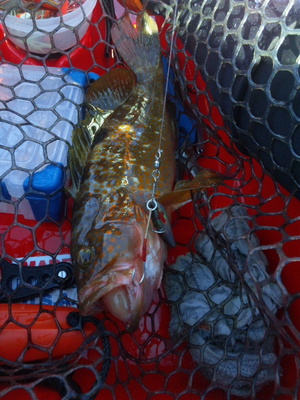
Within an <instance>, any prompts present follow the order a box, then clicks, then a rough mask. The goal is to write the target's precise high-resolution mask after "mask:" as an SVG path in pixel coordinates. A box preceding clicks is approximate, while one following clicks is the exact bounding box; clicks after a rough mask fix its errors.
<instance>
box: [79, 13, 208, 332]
mask: <svg viewBox="0 0 300 400" xmlns="http://www.w3.org/2000/svg"><path fill="white" fill-rule="evenodd" d="M112 39H113V41H114V44H115V46H116V50H117V51H118V53H119V54H120V55H121V56H122V58H123V59H124V61H125V62H126V64H127V65H128V66H129V67H130V68H131V70H129V69H116V70H112V71H111V72H109V73H108V74H106V75H104V76H103V77H102V78H100V79H99V80H97V81H95V82H94V83H93V84H92V85H91V86H90V88H89V90H88V93H87V102H88V103H89V105H90V106H91V107H92V108H93V109H94V112H95V114H96V116H95V119H97V121H98V125H99V126H100V127H99V126H98V128H93V127H91V126H90V127H89V129H87V128H86V127H85V128H84V129H83V128H81V129H77V130H76V131H75V134H74V137H73V149H72V150H71V172H72V176H73V181H74V184H75V189H77V193H76V194H75V203H74V211H73V228H72V260H73V265H74V269H75V277H76V281H77V285H78V298H79V307H80V310H81V312H82V313H83V314H95V313H97V312H99V311H100V310H106V311H109V312H110V313H112V314H113V315H114V316H115V317H117V318H118V319H120V320H122V321H123V322H125V323H126V324H127V326H128V328H129V329H131V330H134V329H136V327H137V325H138V323H139V320H140V318H141V317H142V315H143V314H144V313H145V312H146V311H147V310H148V308H149V306H150V304H151V302H152V298H153V293H154V291H155V290H156V289H158V288H159V286H160V283H161V279H162V271H163V265H164V262H165V259H166V254H167V245H166V242H165V241H164V240H163V238H162V236H161V234H160V233H157V232H156V230H157V229H155V224H154V222H153V220H152V221H151V223H150V226H149V229H148V228H147V223H148V217H149V210H148V209H147V206H146V205H147V202H148V201H149V200H150V199H151V193H152V188H153V176H152V173H153V170H154V162H155V160H156V156H157V150H158V147H159V139H160V134H161V132H162V137H161V139H162V140H161V150H162V153H161V159H160V163H161V167H160V174H159V179H158V181H157V188H156V198H157V199H158V200H159V199H160V198H161V199H162V201H161V203H162V205H163V206H165V207H166V209H167V212H170V211H171V210H172V207H171V203H172V204H173V205H174V208H176V207H178V206H179V205H180V204H182V203H183V202H186V201H187V199H189V198H190V189H191V188H190V187H189V184H186V186H185V184H184V183H182V182H181V183H180V185H179V187H178V188H179V190H178V192H176V191H175V192H172V188H173V185H174V178H175V147H176V138H175V127H174V123H173V121H172V119H171V117H170V115H169V113H168V112H167V111H166V112H165V113H163V108H164V77H163V70H162V65H161V55H160V42H159V34H158V28H157V25H156V22H155V21H154V20H153V19H152V18H151V17H150V16H149V15H148V14H147V13H144V15H143V16H142V17H140V18H139V19H138V21H137V29H135V28H134V27H133V26H132V24H131V21H130V18H129V17H128V16H125V17H123V18H122V19H121V20H120V21H119V23H117V24H115V25H114V26H113V28H112ZM99 121H101V122H99ZM94 126H97V124H95V125H94ZM88 131H93V135H92V136H93V137H92V138H91V137H89V134H87V132H88ZM90 136H91V135H90ZM87 149H88V151H87ZM83 163H84V164H85V165H84V168H83V172H82V174H81V173H78V171H79V170H80V165H82V164H83ZM196 180H198V185H197V184H196V186H197V187H199V186H202V187H205V186H211V185H212V183H214V182H215V180H214V177H213V176H210V175H209V174H206V175H205V176H203V177H202V178H201V179H199V178H198V179H196ZM193 182H194V181H193ZM194 185H195V183H194ZM187 189H189V190H187ZM168 235H169V236H170V235H171V234H170V232H169V234H168ZM169 239H170V240H169V241H170V242H171V243H172V238H171V237H169Z"/></svg>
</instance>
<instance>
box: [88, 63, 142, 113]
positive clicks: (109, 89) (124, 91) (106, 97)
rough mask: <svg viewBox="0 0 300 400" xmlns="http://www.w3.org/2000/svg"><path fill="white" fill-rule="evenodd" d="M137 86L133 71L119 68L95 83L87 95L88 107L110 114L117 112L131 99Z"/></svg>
mask: <svg viewBox="0 0 300 400" xmlns="http://www.w3.org/2000/svg"><path fill="white" fill-rule="evenodd" d="M135 86H136V77H135V74H134V72H133V71H131V70H128V69H125V68H118V69H114V70H111V71H110V72H108V73H107V74H105V75H103V76H102V77H101V78H99V79H97V80H96V81H94V82H93V83H92V84H91V85H90V86H89V88H88V90H87V93H86V102H87V105H88V107H90V108H93V109H96V110H97V111H98V110H101V111H103V112H105V113H106V112H109V111H113V110H115V109H116V108H117V107H118V106H120V105H121V104H122V103H124V101H125V100H126V99H127V98H128V97H129V95H130V94H131V92H132V90H133V89H134V87H135Z"/></svg>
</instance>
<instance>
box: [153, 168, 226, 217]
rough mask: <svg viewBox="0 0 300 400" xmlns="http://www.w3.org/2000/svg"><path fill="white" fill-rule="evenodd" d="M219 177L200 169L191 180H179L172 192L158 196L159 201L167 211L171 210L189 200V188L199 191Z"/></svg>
mask: <svg viewBox="0 0 300 400" xmlns="http://www.w3.org/2000/svg"><path fill="white" fill-rule="evenodd" d="M220 180H221V179H220V177H219V175H217V174H216V173H214V172H212V171H204V170H203V171H200V172H199V173H198V174H197V175H196V176H195V178H194V179H193V180H191V181H187V180H183V181H179V182H177V184H176V185H175V188H174V190H173V192H169V193H166V194H164V195H162V196H161V197H160V198H159V202H160V204H161V205H162V206H164V207H165V208H166V209H167V210H168V211H170V212H172V211H174V210H177V209H178V208H180V207H182V206H183V205H184V204H186V203H188V202H189V201H191V190H195V191H201V190H203V189H205V188H208V187H212V186H214V185H216V184H218V183H219V182H220Z"/></svg>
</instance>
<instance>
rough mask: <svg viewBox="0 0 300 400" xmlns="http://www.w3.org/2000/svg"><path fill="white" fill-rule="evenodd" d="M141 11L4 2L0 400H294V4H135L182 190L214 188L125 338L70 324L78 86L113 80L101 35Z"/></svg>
mask: <svg viewBox="0 0 300 400" xmlns="http://www.w3.org/2000/svg"><path fill="white" fill-rule="evenodd" d="M54 3H55V2H54ZM140 4H141V3H139V2H135V1H130V2H129V1H128V2H126V1H125V0H124V4H123V3H122V5H123V6H124V7H123V6H120V3H118V2H113V1H102V2H100V1H98V0H85V1H79V0H74V1H67V0H66V1H62V2H61V6H60V11H57V8H56V6H55V4H53V2H52V1H49V2H48V1H45V2H35V1H33V2H27V1H24V0H23V1H20V2H19V1H14V0H10V1H0V6H1V7H2V9H3V10H2V11H1V14H0V17H1V25H0V57H1V64H0V126H1V129H0V179H1V185H0V212H1V214H0V232H1V242H0V246H1V288H0V300H1V303H0V310H1V311H0V319H1V321H0V382H1V383H0V388H1V396H0V397H1V398H3V399H22V400H23V399H24V400H27V399H30V400H31V399H68V400H71V399H105V400H110V399H117V400H121V399H122V400H125V399H132V400H133V399H145V400H146V399H150V398H151V399H154V400H171V399H178V400H179V399H180V400H194V399H195V400H196V399H201V400H216V399H218V400H222V399H224V400H225V399H242V398H243V399H244V398H247V399H248V398H249V399H250V398H251V399H257V400H258V399H260V400H267V399H274V400H275V399H276V400H293V399H297V398H300V397H299V388H298V380H299V378H298V377H299V366H298V365H299V337H300V336H299V329H300V326H299V322H298V321H299V319H298V318H299V310H300V304H299V295H298V293H299V285H300V282H299V276H300V275H299V265H300V264H299V263H300V258H299V249H298V245H299V243H300V216H299V200H298V199H299V185H300V172H299V165H300V164H299V163H300V161H299V157H300V155H299V154H300V150H299V146H300V139H299V135H300V130H299V120H300V106H299V104H300V103H299V101H300V96H299V93H300V92H299V91H300V89H299V88H300V77H299V75H300V69H299V60H300V51H299V49H300V33H299V21H300V6H299V2H298V1H297V0H286V1H283V0H255V1H254V0H253V1H252V0H243V1H239V0H201V1H196V0H182V1H180V0H178V4H175V2H171V1H169V2H165V3H164V2H161V1H149V2H144V3H143V6H142V7H143V9H144V10H145V9H147V11H148V12H149V13H150V14H151V15H153V16H154V17H155V18H156V20H157V22H158V25H159V26H160V30H161V44H162V54H163V58H164V63H165V66H166V65H167V63H168V60H169V59H170V60H171V66H172V68H171V71H170V76H169V86H168V97H169V99H170V100H171V101H172V103H173V108H174V111H175V114H174V115H175V116H176V121H177V124H178V127H179V144H178V150H177V164H178V179H182V178H183V177H189V178H190V179H191V178H193V177H194V176H195V175H196V174H197V173H198V172H199V171H201V170H203V169H206V170H212V171H215V172H217V173H218V174H219V176H220V177H221V182H220V184H219V185H217V186H216V187H214V188H211V189H208V190H205V191H203V192H198V193H196V192H195V193H193V194H192V195H193V201H192V202H191V203H189V204H186V205H185V206H183V207H182V208H180V209H179V210H177V211H175V212H174V214H173V216H172V229H173V232H174V236H175V240H176V246H175V247H174V248H170V249H169V252H168V258H167V263H166V264H167V265H166V266H165V270H164V278H163V283H162V285H161V288H160V289H159V290H158V291H157V292H156V293H155V294H154V300H153V303H152V305H151V307H150V309H149V310H148V312H147V313H146V314H145V315H144V317H143V318H142V319H141V321H140V325H139V327H138V329H137V331H136V332H134V333H129V332H128V331H127V330H126V327H125V326H124V324H123V323H121V322H120V321H118V320H117V319H115V318H114V317H112V316H111V315H110V314H109V313H106V312H103V313H102V314H97V315H96V316H94V317H81V316H80V315H79V313H78V310H77V290H76V285H75V283H74V279H73V272H72V265H71V258H70V236H71V235H70V232H71V215H72V205H73V202H72V200H71V199H70V198H69V196H68V195H67V194H66V192H65V190H64V187H67V186H68V185H69V183H70V177H69V176H70V173H69V169H68V151H69V148H70V146H71V143H72V131H73V130H74V129H75V128H76V127H77V126H78V124H79V122H80V121H81V120H82V119H83V118H84V117H85V112H86V109H85V103H84V100H85V89H86V87H87V86H88V85H89V83H90V82H92V81H93V80H95V79H96V78H97V77H98V76H102V75H104V74H105V73H106V72H107V71H109V70H110V69H111V68H112V67H114V66H116V65H123V62H122V60H120V59H119V58H118V55H117V53H116V52H115V51H114V45H113V43H112V40H111V37H110V30H111V26H112V24H113V22H114V21H115V20H116V19H118V18H120V17H121V16H122V15H123V13H127V12H130V13H131V14H132V15H133V20H134V18H135V17H136V15H137V13H138V12H139V7H140ZM74 13H75V14H74ZM174 21H175V23H174ZM50 22H51V23H52V24H53V25H51V24H49V23H50ZM172 26H175V28H176V29H175V36H174V38H173V39H174V41H173V42H171V38H172V37H173V36H172ZM172 46H173V50H172V52H171V51H170V48H172ZM170 54H171V55H170ZM166 70H167V68H166ZM174 156H175V155H174ZM162 168H163V165H162Z"/></svg>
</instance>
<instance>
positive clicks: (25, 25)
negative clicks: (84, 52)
mask: <svg viewBox="0 0 300 400" xmlns="http://www.w3.org/2000/svg"><path fill="white" fill-rule="evenodd" d="M96 1H97V0H86V1H85V2H84V3H83V4H82V5H81V6H79V7H78V8H76V9H75V10H74V11H71V12H69V13H67V14H65V15H63V16H62V18H61V17H53V18H45V19H36V20H34V21H33V20H32V19H30V18H18V17H15V16H12V15H10V14H7V15H6V16H5V18H4V21H3V26H4V29H5V32H6V35H7V37H8V38H9V39H10V40H11V41H12V42H13V43H14V44H16V45H17V46H19V47H21V48H22V49H25V50H27V48H28V50H29V51H30V52H31V53H36V54H47V53H49V52H50V51H51V49H52V52H54V53H58V52H60V51H64V50H67V49H70V48H72V47H73V46H75V45H76V44H77V43H78V42H79V41H80V40H81V39H82V38H83V36H84V35H85V33H86V31H87V29H88V27H89V22H90V19H91V16H92V13H93V10H94V8H95V5H96ZM59 27H60V28H59ZM57 28H59V29H58V30H57V31H55V30H56V29H57ZM25 43H26V44H27V46H26V44H25Z"/></svg>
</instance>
